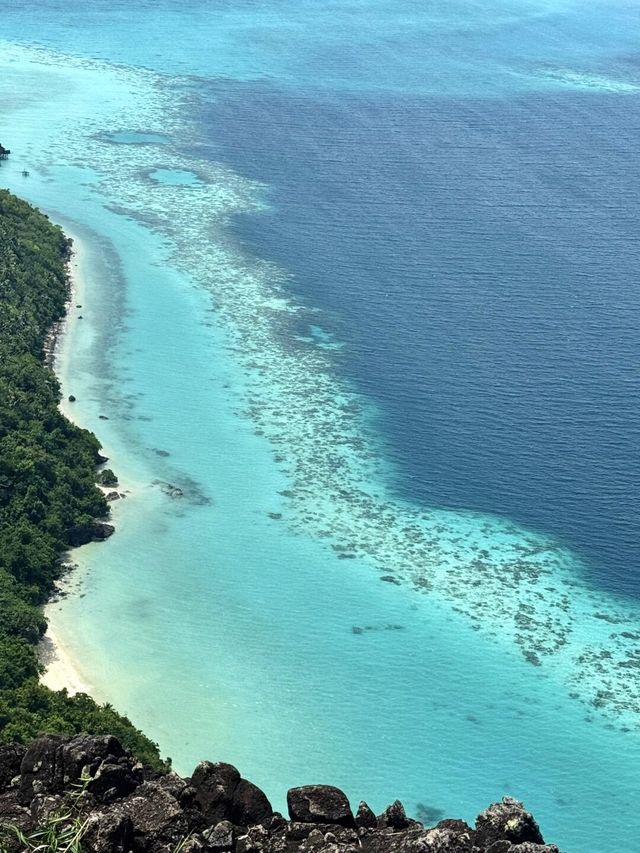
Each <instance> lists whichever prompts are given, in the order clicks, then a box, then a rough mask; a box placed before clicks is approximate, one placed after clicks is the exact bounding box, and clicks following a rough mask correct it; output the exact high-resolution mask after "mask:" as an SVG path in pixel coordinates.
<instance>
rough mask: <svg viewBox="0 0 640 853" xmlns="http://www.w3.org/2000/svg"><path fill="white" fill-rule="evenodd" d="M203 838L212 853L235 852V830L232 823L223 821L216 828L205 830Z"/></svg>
mask: <svg viewBox="0 0 640 853" xmlns="http://www.w3.org/2000/svg"><path fill="white" fill-rule="evenodd" d="M202 837H203V838H204V840H205V843H206V845H207V849H208V850H210V851H211V853H222V851H224V850H233V845H234V842H235V829H234V826H233V824H232V823H231V821H229V820H221V821H220V823H217V824H216V825H215V826H212V827H210V828H209V829H205V831H204V832H203V833H202Z"/></svg>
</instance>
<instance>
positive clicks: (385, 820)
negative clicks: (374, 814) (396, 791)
mask: <svg viewBox="0 0 640 853" xmlns="http://www.w3.org/2000/svg"><path fill="white" fill-rule="evenodd" d="M410 824H411V821H410V820H409V818H408V817H407V813H406V812H405V810H404V806H403V805H402V803H401V802H400V800H396V801H395V802H393V803H392V804H391V805H390V806H387V808H386V809H385V810H384V811H383V812H382V814H381V815H379V816H378V826H380V827H384V826H389V827H391V829H406V828H407V827H408V826H409V825H410Z"/></svg>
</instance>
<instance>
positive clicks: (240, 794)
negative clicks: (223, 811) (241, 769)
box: [229, 779, 273, 826]
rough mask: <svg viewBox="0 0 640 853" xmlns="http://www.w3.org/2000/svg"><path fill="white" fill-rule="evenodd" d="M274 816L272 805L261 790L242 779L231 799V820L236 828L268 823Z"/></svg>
mask: <svg viewBox="0 0 640 853" xmlns="http://www.w3.org/2000/svg"><path fill="white" fill-rule="evenodd" d="M272 815H273V809H272V808H271V803H270V802H269V800H268V799H267V797H266V794H264V793H263V792H262V791H261V790H260V788H258V786H257V785H254V784H253V782H249V781H247V779H240V781H239V782H238V784H237V785H236V788H235V790H234V792H233V795H232V797H231V808H230V815H229V817H230V819H231V821H232V822H233V823H234V824H236V826H253V825H254V824H256V823H260V824H264V823H268V822H269V820H270V819H271V817H272Z"/></svg>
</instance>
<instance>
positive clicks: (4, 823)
mask: <svg viewBox="0 0 640 853" xmlns="http://www.w3.org/2000/svg"><path fill="white" fill-rule="evenodd" d="M18 762H20V766H19V769H18V772H17V774H16V768H17V767H18ZM0 779H4V785H5V788H4V791H2V792H0V849H2V850H6V851H7V853H24V845H23V844H22V843H21V842H20V839H19V837H18V835H17V834H16V833H15V831H14V830H12V828H11V827H12V826H16V827H18V828H20V829H22V830H24V831H25V832H27V833H28V832H30V831H33V830H34V829H36V828H37V827H38V826H40V827H41V826H43V825H44V824H46V822H47V821H48V820H50V819H51V817H52V815H54V814H57V813H65V814H66V813H68V814H71V815H72V818H73V820H79V821H80V822H81V823H82V824H83V825H84V835H83V838H82V850H83V853H175V851H176V850H178V849H179V850H181V853H559V851H558V848H557V847H555V846H554V845H551V844H544V842H543V840H542V835H541V833H540V830H539V828H538V825H537V824H536V822H535V820H534V819H533V817H532V816H531V815H530V814H529V812H527V811H526V809H525V808H524V806H523V805H522V803H520V802H518V801H517V800H513V799H510V798H505V799H504V800H503V801H502V802H501V803H494V804H493V805H492V806H490V807H489V808H488V809H487V810H486V811H484V812H482V814H480V815H479V816H478V818H477V822H476V828H475V829H473V828H471V827H470V826H468V825H467V824H466V823H465V822H464V821H461V820H441V821H440V822H439V823H438V824H437V825H436V826H434V827H432V828H425V827H424V826H423V825H422V823H419V822H418V821H415V820H411V819H410V818H409V817H407V815H406V813H405V810H404V807H403V806H402V804H401V803H400V802H399V801H397V800H396V801H395V802H394V803H393V804H392V805H391V806H389V807H388V808H387V809H386V810H385V811H384V812H383V813H382V814H381V815H380V816H379V817H378V818H376V817H375V815H374V814H373V812H372V811H371V809H370V808H369V807H368V806H367V805H366V803H363V802H361V803H360V805H359V807H358V811H357V815H356V818H355V819H354V817H353V814H352V812H351V807H350V805H349V801H348V799H347V797H346V795H345V794H344V793H343V792H342V791H341V790H340V789H338V788H334V787H332V786H328V785H308V786H303V787H300V788H292V789H291V790H290V791H289V793H288V795H287V801H288V804H289V813H290V815H291V819H290V820H285V818H284V817H283V816H282V815H280V814H278V813H274V812H273V810H272V808H271V804H270V803H269V800H268V799H267V797H266V796H265V794H264V793H263V792H262V791H261V790H260V789H259V788H257V787H256V786H255V785H253V784H252V783H251V782H249V781H247V780H246V779H243V778H242V777H241V776H240V773H239V771H238V770H237V769H236V768H235V767H233V766H232V765H230V764H223V763H217V764H214V763H211V762H202V763H201V764H199V765H198V767H196V769H195V771H194V774H193V777H192V778H191V779H187V780H185V779H182V778H181V777H180V776H178V775H177V774H175V773H166V772H160V771H157V770H152V769H151V768H148V767H143V766H142V765H141V764H139V763H136V762H135V761H134V759H133V758H132V757H131V755H130V754H129V753H127V752H126V751H125V750H124V749H123V748H122V746H121V744H120V743H119V742H118V741H117V740H116V739H115V738H112V737H109V736H101V737H96V736H89V735H78V736H76V737H57V736H56V737H43V738H39V739H38V740H36V741H34V742H33V743H32V744H31V745H30V746H29V748H28V749H27V750H26V751H25V750H24V749H22V748H13V747H11V748H2V747H0ZM80 780H81V785H80V786H79V785H78V782H79V781H80Z"/></svg>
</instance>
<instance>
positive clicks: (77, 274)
mask: <svg viewBox="0 0 640 853" xmlns="http://www.w3.org/2000/svg"><path fill="white" fill-rule="evenodd" d="M61 227H62V226H61ZM63 232H64V234H65V236H66V237H68V238H70V239H71V241H72V243H71V247H70V253H69V259H68V262H67V284H68V298H67V304H66V313H65V315H64V317H62V318H61V319H60V320H59V321H58V322H57V323H56V324H55V325H54V326H53V327H52V329H51V331H50V333H49V335H48V336H47V341H46V343H45V364H46V365H47V366H48V367H49V368H50V369H51V370H52V371H53V373H54V374H55V376H56V378H57V380H58V382H59V383H60V389H61V397H60V402H59V409H60V411H61V412H62V414H63V415H64V417H65V418H66V419H67V420H69V421H71V423H73V424H75V425H76V426H79V427H81V428H86V427H85V425H84V424H82V423H80V422H79V420H78V418H77V417H74V414H75V413H74V412H73V407H74V403H73V402H71V401H69V399H68V396H66V395H65V393H64V392H65V388H64V385H65V379H66V373H67V366H68V358H69V352H65V349H67V348H68V349H69V350H70V349H71V347H70V341H71V338H72V335H73V331H74V328H75V324H76V323H77V320H78V317H77V316H75V315H74V314H73V311H74V310H75V308H76V306H77V305H81V306H82V305H84V300H85V296H86V280H85V277H84V275H83V266H84V264H85V262H86V261H85V257H86V248H85V246H84V244H83V241H82V240H81V239H80V238H79V237H78V236H77V234H75V233H73V232H72V231H70V230H69V229H68V228H67V227H64V228H63ZM98 439H99V440H100V437H99V436H98ZM103 449H104V448H103ZM105 464H106V463H105ZM132 486H133V484H131V483H129V482H123V481H121V480H120V478H118V485H117V486H114V487H104V486H101V485H98V484H96V487H97V488H99V489H100V491H102V492H103V493H104V494H108V493H109V492H111V491H118V492H121V493H126V496H127V497H131V496H132V495H133V494H134V493H135V488H133V487H132ZM109 518H111V514H110V516H109ZM75 550H76V549H70V550H69V552H68V554H69V555H71V554H73V553H74V551H75ZM77 571H78V568H77V566H76V567H74V568H73V569H71V573H70V574H71V577H75V572H77ZM69 579H70V578H69V573H65V574H64V575H63V576H62V577H61V579H60V580H59V581H58V583H57V584H56V589H57V590H59V591H61V592H62V593H63V595H65V596H66V595H69V594H71V591H70V590H69V589H67V588H65V587H66V584H65V581H67V582H68V581H69ZM59 604H60V599H59V598H57V597H55V593H54V596H53V597H52V598H50V599H49V601H47V602H46V603H45V605H44V607H43V612H44V616H45V618H46V620H47V630H46V632H45V634H44V635H43V637H42V638H41V640H40V642H39V644H38V647H37V654H38V658H39V659H40V662H41V663H42V664H43V666H44V667H45V668H44V670H43V672H42V674H41V675H40V683H41V684H43V685H44V686H45V687H48V688H49V689H51V690H66V691H67V692H68V693H69V695H71V696H73V695H75V694H77V693H86V694H88V695H89V696H91V697H92V698H93V699H95V701H97V702H99V701H100V700H99V698H98V697H97V696H96V693H95V690H94V689H93V687H91V685H90V684H89V683H88V681H87V680H86V679H85V678H84V677H83V675H82V674H81V673H80V670H79V667H78V664H77V662H76V660H74V657H73V655H72V654H71V652H70V650H69V648H68V646H65V644H64V643H63V642H62V640H61V639H60V636H59V634H58V633H57V632H56V625H55V621H56V620H55V614H56V611H57V608H56V609H54V607H55V605H59Z"/></svg>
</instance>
